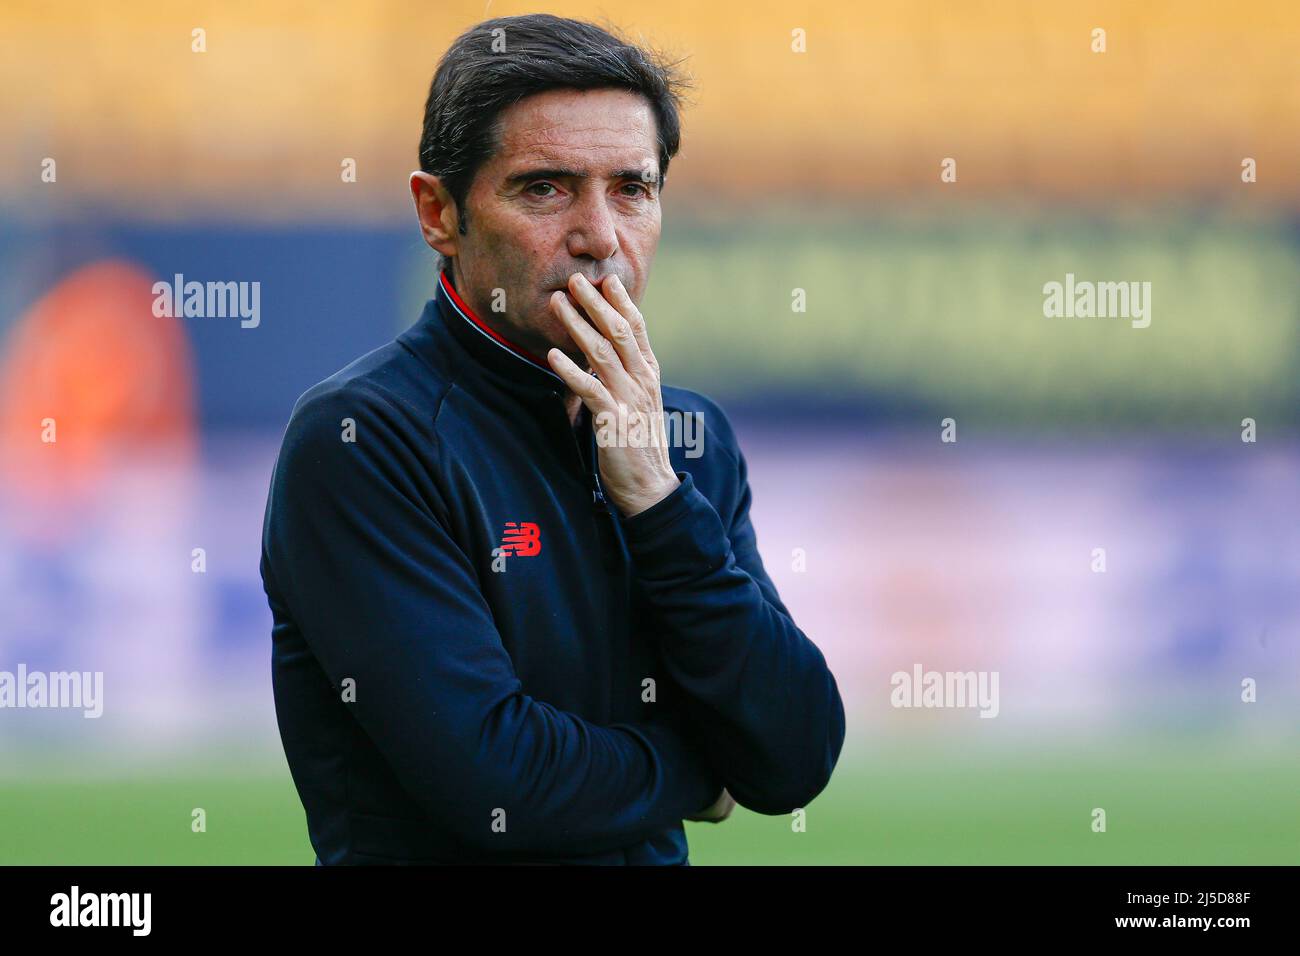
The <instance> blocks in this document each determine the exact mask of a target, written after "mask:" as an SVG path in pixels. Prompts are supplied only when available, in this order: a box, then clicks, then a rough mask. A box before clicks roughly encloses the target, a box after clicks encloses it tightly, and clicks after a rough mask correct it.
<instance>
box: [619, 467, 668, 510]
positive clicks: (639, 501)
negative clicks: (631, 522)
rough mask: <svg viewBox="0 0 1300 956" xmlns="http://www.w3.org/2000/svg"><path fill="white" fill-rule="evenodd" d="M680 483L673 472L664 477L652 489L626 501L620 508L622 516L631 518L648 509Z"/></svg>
mask: <svg viewBox="0 0 1300 956" xmlns="http://www.w3.org/2000/svg"><path fill="white" fill-rule="evenodd" d="M681 484H682V483H681V481H680V480H679V479H678V477H677V475H675V474H673V475H671V476H669V477H667V478H665V479H664V480H663V481H662V482H660V483H659V484H658V485H657V486H656V487H655V488H654V489H652V490H650V491H647V492H645V493H644V494H640V495H637V496H636V498H634V499H632V500H630V501H628V502H627V503H626V506H625V507H623V508H622V509H621V510H622V512H623V517H625V518H632V517H635V516H636V515H639V514H641V512H643V511H649V510H650V509H651V508H653V507H654V506H655V505H657V504H659V502H661V501H663V500H664V499H665V498H667V497H668V496H669V495H671V494H672V493H673V492H674V491H676V490H677V489H678V488H680V487H681Z"/></svg>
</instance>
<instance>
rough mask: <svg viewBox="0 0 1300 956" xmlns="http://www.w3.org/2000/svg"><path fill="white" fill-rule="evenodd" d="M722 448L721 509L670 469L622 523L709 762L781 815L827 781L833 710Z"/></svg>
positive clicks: (739, 478)
mask: <svg viewBox="0 0 1300 956" xmlns="http://www.w3.org/2000/svg"><path fill="white" fill-rule="evenodd" d="M721 414H722V413H721V412H720V411H717V412H716V415H717V416H719V418H720V417H721ZM717 421H718V419H715V422H717ZM721 421H722V422H723V425H722V426H721V428H722V429H724V431H723V432H722V433H723V434H724V435H725V436H726V437H728V438H730V437H731V435H730V428H729V426H727V425H726V424H725V419H721ZM716 436H717V432H715V433H714V437H715V439H716ZM722 444H723V449H721V450H720V452H719V453H720V454H721V452H722V451H725V454H726V456H727V460H728V461H729V462H730V464H731V467H732V470H733V474H734V481H735V483H736V484H735V486H734V490H735V493H734V495H732V496H730V497H731V499H732V500H734V501H736V502H737V504H736V506H735V510H734V511H733V512H732V513H730V514H727V515H726V516H725V518H724V516H721V515H719V514H718V512H717V511H716V510H715V509H714V507H713V505H712V504H710V503H709V501H708V499H706V498H705V497H704V495H703V494H702V493H701V492H700V491H699V489H698V488H697V487H696V486H695V481H694V479H693V477H692V476H691V474H690V473H689V472H678V474H677V477H678V479H679V480H680V481H681V485H680V486H679V487H678V488H677V489H676V490H675V491H673V492H672V494H670V495H669V496H668V497H667V498H665V499H664V500H663V501H660V502H658V503H657V504H655V505H654V506H652V507H651V508H649V509H647V510H646V511H643V512H641V513H640V514H637V515H634V516H633V517H632V518H625V519H624V520H623V527H624V531H625V534H626V536H627V539H628V548H629V550H630V552H631V553H632V556H633V563H634V565H635V567H636V574H637V577H638V579H639V580H640V582H641V584H642V586H643V587H644V588H645V589H646V592H647V594H648V597H649V600H650V602H651V604H652V605H653V606H654V609H655V612H656V615H657V618H658V622H659V625H660V631H661V637H660V644H659V646H660V653H661V655H662V658H663V660H664V663H665V666H666V667H667V669H668V672H669V673H670V675H671V676H672V677H673V679H674V680H675V681H676V682H677V683H678V684H679V685H680V686H681V688H682V690H683V692H684V693H685V694H686V697H687V699H688V704H689V709H690V712H691V713H692V715H693V717H694V719H695V723H696V727H695V730H696V732H697V733H698V734H699V735H700V738H701V740H702V741H703V743H704V745H705V747H706V750H707V753H708V756H709V759H710V761H711V763H712V764H713V766H714V767H716V768H717V769H718V771H719V772H720V773H721V774H722V777H723V782H724V783H725V785H726V787H727V789H728V791H729V792H730V793H731V795H732V796H733V797H734V798H735V799H736V801H737V802H738V803H740V804H741V805H742V806H745V807H748V808H749V809H751V810H754V811H757V812H759V813H767V814H777V813H789V812H791V811H792V810H793V809H795V808H796V807H802V806H806V805H807V804H808V803H810V802H811V801H812V799H813V798H814V797H816V796H817V794H819V793H820V792H821V791H822V790H823V789H824V788H825V786H826V784H827V783H828V782H829V780H830V776H831V771H832V770H833V769H834V766H835V762H836V761H837V760H838V759H839V754H840V749H841V747H842V745H843V743H844V705H843V703H842V701H841V700H840V694H839V689H838V687H837V685H836V683H835V677H834V676H833V675H832V674H831V672H830V669H829V668H828V667H827V666H826V660H825V658H824V657H823V656H822V653H821V651H820V650H819V649H818V648H817V646H816V645H814V644H813V643H812V641H810V640H809V639H808V638H807V637H806V636H805V635H804V633H803V632H802V631H801V630H800V629H799V628H798V627H797V626H796V625H795V623H794V621H793V620H792V619H791V617H790V614H789V612H788V611H787V610H786V607H785V605H784V604H782V603H781V599H780V597H778V595H777V592H776V588H775V586H774V585H773V584H772V581H771V579H770V578H769V577H768V575H767V572H766V571H765V570H764V568H763V562H762V559H761V558H760V557H759V554H758V545H757V541H756V540H755V535H754V528H753V525H752V524H751V522H750V518H749V508H750V501H751V498H752V495H751V492H750V488H749V480H748V475H747V469H746V464H745V458H744V455H743V454H741V452H740V449H739V447H738V445H736V444H735V442H734V439H733V440H732V441H726V440H724V441H723V442H722Z"/></svg>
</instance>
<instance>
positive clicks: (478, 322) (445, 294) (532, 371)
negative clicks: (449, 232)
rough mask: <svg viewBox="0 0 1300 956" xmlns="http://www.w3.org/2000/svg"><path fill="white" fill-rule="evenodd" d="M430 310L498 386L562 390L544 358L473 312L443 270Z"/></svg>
mask: <svg viewBox="0 0 1300 956" xmlns="http://www.w3.org/2000/svg"><path fill="white" fill-rule="evenodd" d="M430 307H432V310H433V311H435V312H436V313H437V318H438V320H440V321H441V322H442V323H444V324H445V326H446V327H447V329H448V330H449V331H450V332H451V334H452V336H453V337H454V338H455V339H456V341H457V342H459V343H460V345H461V346H463V347H464V349H465V350H466V351H467V352H469V353H470V355H471V356H472V357H473V359H474V360H475V361H476V362H477V363H478V364H480V365H482V366H483V367H484V368H485V369H487V370H488V371H489V372H490V373H492V375H493V377H494V378H497V379H498V380H499V381H500V384H503V385H507V386H508V385H515V386H523V387H524V388H526V389H529V390H531V389H533V388H538V389H544V390H547V391H554V390H557V389H559V390H563V389H564V387H565V385H564V379H562V378H560V376H558V375H556V374H555V373H554V372H553V371H551V367H550V365H549V364H547V361H546V359H544V358H542V357H541V356H539V355H535V354H533V353H532V352H530V351H529V350H528V349H525V348H524V347H523V346H521V345H518V344H516V343H514V342H512V341H510V340H509V339H508V338H506V337H505V336H504V335H502V334H501V333H500V332H498V331H496V330H495V329H493V328H492V327H491V326H490V325H489V324H488V323H487V322H485V321H484V320H483V319H482V318H480V317H479V316H478V315H476V314H475V313H474V311H473V310H472V309H471V308H470V307H469V305H468V304H467V303H466V302H465V300H464V299H462V298H461V296H460V293H458V292H457V291H456V288H455V287H454V286H453V285H452V284H451V277H450V276H449V275H448V274H447V271H446V270H445V269H444V270H443V271H442V272H441V273H440V274H439V275H438V288H437V290H436V291H435V293H434V298H433V301H432V302H430V303H429V306H428V307H426V309H425V312H426V315H427V314H428V312H429V311H430Z"/></svg>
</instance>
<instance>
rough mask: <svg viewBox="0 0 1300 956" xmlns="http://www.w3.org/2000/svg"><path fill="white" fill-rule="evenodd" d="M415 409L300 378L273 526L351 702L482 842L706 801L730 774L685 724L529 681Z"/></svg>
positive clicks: (564, 836)
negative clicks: (597, 716) (310, 387)
mask: <svg viewBox="0 0 1300 956" xmlns="http://www.w3.org/2000/svg"><path fill="white" fill-rule="evenodd" d="M345 419H351V420H352V421H353V422H354V423H355V435H354V438H355V440H354V441H351V442H348V441H344V440H343V431H344V425H345V423H344V420H345ZM413 427H414V426H413V425H412V423H411V421H410V420H408V419H406V417H405V416H404V415H403V413H402V412H401V411H399V406H398V405H396V404H395V402H393V401H390V400H389V399H388V398H387V397H386V396H383V395H382V394H379V395H370V394H366V393H363V392H361V390H359V389H349V390H347V391H344V390H336V391H333V392H327V393H324V394H323V395H318V396H314V395H311V394H310V393H309V395H308V396H304V398H303V399H302V400H300V402H299V405H298V406H297V407H296V408H295V412H294V415H293V416H292V418H291V420H290V423H289V426H288V428H287V429H286V433H285V436H284V441H283V445H282V448H281V452H280V457H279V460H278V461H277V464H276V468H275V473H274V476H273V478H272V483H271V502H270V504H269V506H268V509H267V529H266V534H265V535H264V538H265V543H266V547H267V553H268V555H269V556H270V566H271V569H272V573H273V575H274V578H275V580H276V582H277V585H278V586H279V587H280V589H281V591H282V592H283V593H284V594H285V596H286V604H287V606H288V608H289V610H290V612H291V613H292V615H293V617H294V619H295V622H296V623H297V624H298V626H299V629H300V630H301V632H302V635H303V637H304V639H305V640H306V642H307V644H308V645H309V646H310V648H311V650H312V651H313V653H314V654H315V656H316V658H317V660H318V661H319V663H320V665H321V667H322V668H323V669H324V671H325V673H326V675H328V678H329V680H330V681H331V683H332V684H333V686H334V687H335V688H336V689H338V688H340V687H342V686H343V681H345V680H346V679H348V678H351V679H352V680H353V681H354V682H355V683H354V684H353V685H352V686H353V688H354V691H355V700H354V701H352V702H349V703H347V704H345V706H347V707H348V708H349V709H350V711H351V713H352V714H353V715H354V716H355V718H356V720H357V721H358V722H359V724H360V726H361V728H362V729H363V730H364V732H365V733H366V735H367V736H368V737H369V738H370V739H371V740H372V741H373V742H374V744H375V746H376V747H377V748H378V749H379V750H380V751H381V752H382V753H383V755H384V756H385V757H386V759H387V760H388V761H389V763H390V765H391V766H392V767H393V769H394V772H395V773H396V774H397V776H398V778H399V779H400V780H401V782H402V784H403V785H404V787H405V788H406V789H407V790H408V791H409V792H410V794H411V795H412V797H413V798H414V799H416V800H417V801H418V802H419V803H420V804H421V805H422V806H423V807H424V808H425V809H426V811H427V812H428V813H429V814H430V815H431V816H432V817H434V818H436V819H437V820H438V821H439V822H440V823H441V824H442V825H443V826H446V827H448V828H449V829H451V830H453V831H454V832H455V833H456V834H457V835H458V837H459V838H460V839H461V840H462V841H463V843H464V844H465V845H467V846H470V847H473V848H475V849H477V850H478V851H481V852H483V853H485V854H495V853H496V852H497V851H500V852H502V853H515V854H517V853H538V854H542V855H552V854H554V855H565V856H568V855H575V854H584V853H598V852H602V851H605V850H610V849H615V848H618V847H621V846H626V845H628V844H630V843H635V842H637V841H638V840H640V839H643V838H645V837H647V836H648V835H650V834H652V833H654V832H655V831H659V830H662V829H663V828H664V827H665V826H669V825H671V824H673V823H679V822H680V821H681V819H682V818H683V817H685V816H688V815H691V814H694V813H696V812H698V811H700V810H701V809H703V808H704V807H706V806H708V805H709V804H710V803H711V802H712V801H713V800H714V799H715V798H716V797H717V794H718V792H719V790H720V789H721V786H722V783H721V780H720V778H719V777H718V776H717V774H716V773H715V772H714V771H713V770H712V769H711V768H710V767H709V765H708V764H707V763H706V762H705V760H704V757H703V754H702V752H700V750H699V748H698V745H696V744H693V743H691V742H689V741H688V740H687V739H686V738H685V737H684V736H683V734H682V732H680V731H679V729H678V728H676V727H674V726H671V725H669V724H666V723H659V722H655V723H639V722H638V723H627V724H617V725H612V726H608V727H602V726H597V725H595V724H592V723H589V722H587V721H585V720H582V719H581V718H579V717H577V716H575V715H574V714H571V713H567V712H565V711H562V710H559V709H557V708H555V707H553V706H551V705H549V704H547V703H545V702H544V701H541V700H536V699H534V698H532V697H530V696H528V695H527V694H525V693H523V691H522V688H521V682H520V680H519V678H518V677H517V676H516V674H515V672H514V668H513V665H512V662H511V660H510V657H509V655H508V653H507V652H506V650H505V648H504V646H503V645H502V642H501V639H500V636H499V634H498V633H497V630H496V627H495V624H494V622H493V619H492V613H491V610H490V608H489V607H488V605H487V603H486V602H485V600H484V598H483V596H482V593H481V591H480V589H479V584H478V579H477V574H476V572H475V569H474V567H473V565H472V563H471V562H470V559H469V558H468V556H467V555H466V554H465V552H464V551H463V550H462V549H461V548H460V546H459V545H458V544H457V543H456V542H455V541H454V540H453V539H452V537H451V536H450V535H449V534H448V532H447V530H446V527H445V512H444V511H442V505H441V501H442V498H441V495H440V493H439V492H438V490H437V488H436V487H435V485H434V482H433V480H432V479H431V478H430V477H429V468H428V466H427V465H426V464H425V463H424V462H425V457H426V456H427V455H428V454H429V451H428V449H427V447H425V446H426V445H427V444H428V443H431V442H432V441H433V435H434V433H433V429H432V428H426V429H424V430H423V431H422V432H416V434H418V435H419V438H418V440H415V441H412V437H411V436H412V434H413V431H412V429H413ZM417 448H418V449H419V450H418V451H417ZM440 512H441V513H442V514H443V515H444V518H442V519H440V518H439V513H440ZM682 729H683V730H684V728H682ZM502 811H504V815H502ZM494 822H495V827H494ZM502 823H504V825H505V828H504V832H498V831H499V830H500V826H501V824H502Z"/></svg>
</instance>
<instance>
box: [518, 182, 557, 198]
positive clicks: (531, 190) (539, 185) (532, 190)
mask: <svg viewBox="0 0 1300 956" xmlns="http://www.w3.org/2000/svg"><path fill="white" fill-rule="evenodd" d="M539 189H550V190H554V189H555V186H553V185H552V184H551V183H547V182H536V183H529V184H528V186H526V187H525V188H524V192H526V193H528V194H529V195H532V196H540V197H542V198H543V199H544V198H546V197H547V196H549V195H551V193H546V192H537V191H536V190H539Z"/></svg>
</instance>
